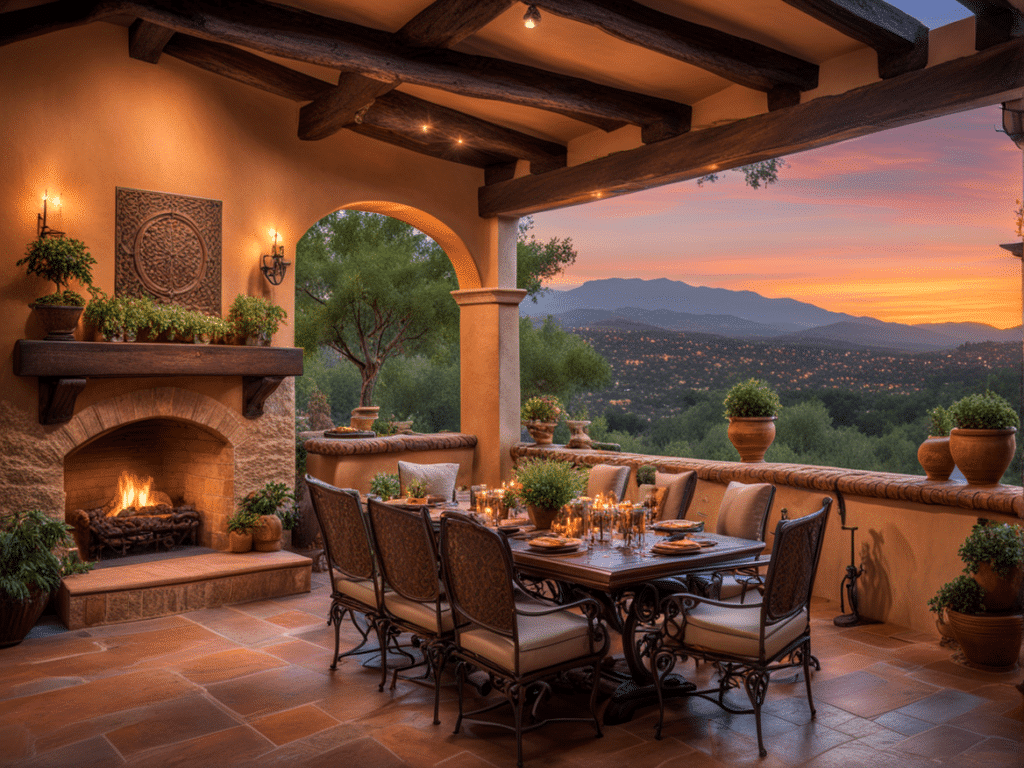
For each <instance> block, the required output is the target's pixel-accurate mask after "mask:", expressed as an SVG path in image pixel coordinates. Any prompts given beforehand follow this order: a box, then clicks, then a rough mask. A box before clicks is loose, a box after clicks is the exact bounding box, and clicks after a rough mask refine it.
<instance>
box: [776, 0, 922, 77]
mask: <svg viewBox="0 0 1024 768" xmlns="http://www.w3.org/2000/svg"><path fill="white" fill-rule="evenodd" d="M785 1H786V2H787V3H788V4H789V5H791V6H793V7H794V8H796V9H797V10H799V11H801V12H803V13H806V14H807V15H808V16H813V17H814V18H816V19H818V21H821V22H823V23H825V24H827V25H828V26H830V27H832V28H833V29H835V30H838V31H839V32H842V33H843V34H844V35H846V36H847V37H852V38H853V39H854V40H858V41H860V42H862V43H864V45H866V46H868V47H869V48H874V49H875V51H877V52H878V76H879V77H881V78H882V79H888V78H890V77H898V76H899V75H902V74H905V73H907V72H913V71H914V70H916V69H922V68H923V67H925V66H926V65H927V64H928V27H926V26H925V25H924V24H922V23H921V22H919V21H918V20H917V19H915V18H914V17H913V16H910V15H908V14H906V13H904V12H903V11H901V10H899V9H898V8H894V7H893V6H891V5H889V4H888V3H886V2H884V0H785Z"/></svg>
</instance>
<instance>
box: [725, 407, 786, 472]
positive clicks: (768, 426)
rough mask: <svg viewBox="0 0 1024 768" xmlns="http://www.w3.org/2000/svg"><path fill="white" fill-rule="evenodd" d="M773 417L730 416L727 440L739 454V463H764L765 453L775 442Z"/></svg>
mask: <svg viewBox="0 0 1024 768" xmlns="http://www.w3.org/2000/svg"><path fill="white" fill-rule="evenodd" d="M775 418H776V417H775V416H732V417H730V418H729V433H728V434H729V440H730V441H731V442H732V444H733V447H734V448H735V449H736V450H737V451H738V452H739V454H740V461H744V462H748V463H756V462H762V461H764V454H765V451H767V450H768V447H769V446H770V445H771V444H772V442H773V441H774V440H775Z"/></svg>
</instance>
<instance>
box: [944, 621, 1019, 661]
mask: <svg viewBox="0 0 1024 768" xmlns="http://www.w3.org/2000/svg"><path fill="white" fill-rule="evenodd" d="M948 614H949V623H950V625H951V626H952V628H953V634H954V635H955V636H956V641H957V643H959V644H960V650H962V651H963V654H964V657H965V658H966V659H967V661H969V662H970V663H971V664H975V665H977V666H979V667H983V668H985V669H989V670H992V671H1006V670H1010V669H1013V668H1014V667H1015V666H1016V665H1017V658H1018V657H1019V656H1020V645H1021V640H1022V639H1024V616H1021V615H1020V614H1003V615H999V614H971V613H959V612H958V611H953V610H950V611H948Z"/></svg>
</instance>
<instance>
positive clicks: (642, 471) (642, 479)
mask: <svg viewBox="0 0 1024 768" xmlns="http://www.w3.org/2000/svg"><path fill="white" fill-rule="evenodd" d="M657 473H658V468H657V467H656V466H654V465H653V464H641V465H640V466H639V467H637V468H636V484H637V485H654V479H655V476H656V475H657Z"/></svg>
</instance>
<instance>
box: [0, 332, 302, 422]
mask: <svg viewBox="0 0 1024 768" xmlns="http://www.w3.org/2000/svg"><path fill="white" fill-rule="evenodd" d="M14 373H15V375H17V376H36V377H38V378H39V423H40V424H64V423H66V422H67V421H69V420H70V419H71V417H72V415H73V414H74V410H75V400H76V399H77V397H78V395H79V394H80V393H81V391H82V390H83V389H85V385H86V384H87V383H88V381H89V379H91V378H93V379H127V378H148V377H150V376H241V377H242V384H243V391H244V401H245V402H244V410H243V413H244V415H245V417H246V418H247V419H255V418H257V417H259V416H262V415H263V403H264V402H265V401H266V399H267V398H268V397H269V396H270V395H271V394H273V392H274V390H276V389H277V387H278V385H279V384H280V383H281V382H282V381H283V380H284V377H285V376H301V375H302V349H300V348H297V347H232V346H225V345H219V344H137V343H135V344H132V343H120V344H119V343H112V342H90V341H32V340H29V339H20V340H18V341H17V342H15V345H14Z"/></svg>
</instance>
